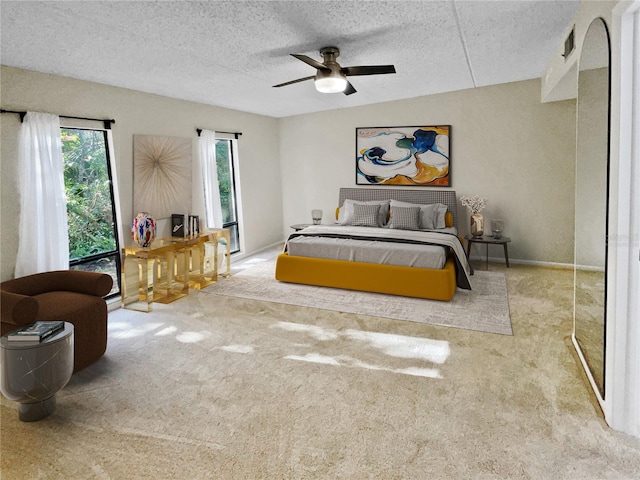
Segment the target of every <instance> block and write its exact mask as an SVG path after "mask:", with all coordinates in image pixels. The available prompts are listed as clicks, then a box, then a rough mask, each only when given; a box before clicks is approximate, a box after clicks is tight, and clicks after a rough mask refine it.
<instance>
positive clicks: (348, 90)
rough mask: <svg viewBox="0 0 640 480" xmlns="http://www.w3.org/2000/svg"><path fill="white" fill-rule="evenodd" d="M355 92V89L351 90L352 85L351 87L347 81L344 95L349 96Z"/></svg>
mask: <svg viewBox="0 0 640 480" xmlns="http://www.w3.org/2000/svg"><path fill="white" fill-rule="evenodd" d="M356 92H357V90H356V89H355V88H353V85H351V82H350V81H348V80H347V88H345V89H344V92H342V93H344V94H345V95H351V94H352V93H356Z"/></svg>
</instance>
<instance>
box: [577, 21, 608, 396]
mask: <svg viewBox="0 0 640 480" xmlns="http://www.w3.org/2000/svg"><path fill="white" fill-rule="evenodd" d="M595 23H600V25H601V26H602V27H603V28H604V32H605V37H606V42H607V45H606V48H607V55H608V58H607V69H608V71H607V95H608V97H607V130H606V137H607V150H606V163H605V166H606V186H605V242H604V244H605V251H604V255H605V256H604V292H603V294H604V299H603V301H604V303H603V308H602V314H603V326H602V329H603V331H602V385H599V384H598V381H597V380H596V378H595V376H594V374H593V372H592V370H591V367H590V364H589V361H588V359H587V356H586V355H585V353H584V352H583V351H582V348H581V346H580V344H579V342H578V339H577V337H576V292H577V282H576V278H577V263H576V262H574V309H573V332H572V335H571V339H572V342H573V344H574V347H575V348H576V351H577V352H578V355H579V357H580V360H581V362H582V365H583V367H584V369H585V372H586V374H587V376H588V378H589V381H590V383H591V386H592V388H593V390H594V392H595V393H596V395H597V396H598V399H599V401H600V402H603V401H604V398H605V392H606V358H607V355H606V354H607V351H606V350H607V297H608V271H609V268H608V263H609V206H610V199H609V196H610V176H611V169H610V162H611V35H610V33H609V27H608V26H607V22H606V21H605V20H604V18H602V17H596V18H594V19H593V20H592V21H591V22H590V23H589V26H588V28H587V31H586V33H585V36H584V38H583V40H582V49H581V51H580V59H579V60H578V69H577V71H578V77H577V84H578V85H577V87H578V88H577V96H576V202H577V181H578V162H579V158H578V154H579V150H578V142H579V140H580V131H579V115H580V109H579V104H580V100H579V99H580V87H579V86H580V72H581V71H582V70H581V68H580V62H581V61H582V59H583V54H584V52H585V50H584V46H585V43H586V41H587V38H588V36H589V32H590V31H591V28H592V27H593V26H594V24H595ZM576 211H577V205H576ZM576 252H577V244H574V257H576V258H577V255H576Z"/></svg>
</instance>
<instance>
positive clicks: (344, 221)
mask: <svg viewBox="0 0 640 480" xmlns="http://www.w3.org/2000/svg"><path fill="white" fill-rule="evenodd" d="M354 205H380V210H379V211H378V225H377V226H378V227H384V226H385V225H386V223H387V216H388V214H389V200H369V201H366V202H360V201H357V200H351V199H346V200H345V201H344V203H343V205H342V207H340V212H339V214H338V223H339V224H341V225H353V206H354ZM374 226H376V225H374Z"/></svg>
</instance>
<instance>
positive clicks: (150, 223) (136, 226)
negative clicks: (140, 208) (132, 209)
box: [131, 212, 156, 248]
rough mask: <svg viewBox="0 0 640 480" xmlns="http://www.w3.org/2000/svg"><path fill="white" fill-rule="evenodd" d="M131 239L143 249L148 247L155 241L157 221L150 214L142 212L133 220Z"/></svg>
mask: <svg viewBox="0 0 640 480" xmlns="http://www.w3.org/2000/svg"><path fill="white" fill-rule="evenodd" d="M131 238H132V239H133V241H134V242H135V243H136V244H137V245H139V246H141V247H142V248H146V247H148V246H149V245H151V243H152V242H153V241H154V240H155V238H156V221H155V219H154V218H153V217H152V216H151V214H150V213H149V212H140V213H139V214H138V215H136V218H134V219H133V223H132V225H131Z"/></svg>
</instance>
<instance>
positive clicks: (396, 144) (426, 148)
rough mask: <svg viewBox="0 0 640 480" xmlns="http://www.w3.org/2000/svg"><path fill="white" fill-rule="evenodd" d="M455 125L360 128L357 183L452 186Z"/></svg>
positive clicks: (357, 138) (357, 143)
mask: <svg viewBox="0 0 640 480" xmlns="http://www.w3.org/2000/svg"><path fill="white" fill-rule="evenodd" d="M450 140H451V125H437V126H431V127H368V128H356V185H407V186H428V187H450V186H451V182H450V170H451V158H450V156H449V148H450Z"/></svg>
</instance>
